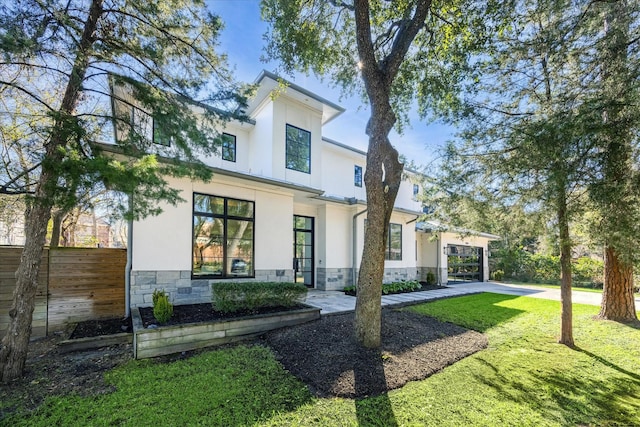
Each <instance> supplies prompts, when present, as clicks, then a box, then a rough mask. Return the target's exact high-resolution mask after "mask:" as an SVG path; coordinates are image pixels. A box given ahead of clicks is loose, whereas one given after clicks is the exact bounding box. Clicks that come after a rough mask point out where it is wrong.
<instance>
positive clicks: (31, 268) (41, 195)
mask: <svg viewBox="0 0 640 427" xmlns="http://www.w3.org/2000/svg"><path fill="white" fill-rule="evenodd" d="M101 14H102V0H93V1H92V3H91V6H90V9H89V14H88V16H87V20H86V21H85V24H84V30H83V33H82V38H81V40H80V44H79V46H78V51H77V56H76V58H75V62H74V64H73V69H72V70H71V74H70V77H69V82H68V83H67V87H66V89H65V93H64V97H63V98H62V102H61V104H60V110H59V111H58V113H57V115H56V118H55V120H54V123H53V127H52V129H51V135H50V138H49V141H48V143H47V144H45V147H46V152H45V156H44V160H43V162H42V172H41V174H40V178H39V179H38V184H37V186H36V191H35V194H34V200H33V202H32V205H31V208H30V211H29V214H28V215H27V222H26V225H25V245H24V249H23V251H22V257H21V259H20V266H19V267H18V271H17V272H16V289H15V291H14V292H13V303H12V305H11V309H10V310H9V325H8V327H7V332H6V334H5V336H4V338H3V339H2V344H1V347H0V382H5V383H6V382H8V381H11V380H14V379H16V378H19V377H20V376H22V372H23V369H24V363H25V361H26V359H27V347H28V345H29V338H30V337H31V321H32V318H33V310H34V307H35V296H36V288H37V286H38V281H37V278H38V273H39V271H40V260H41V258H42V251H43V249H44V243H45V238H46V235H47V225H48V223H49V217H50V216H51V209H52V207H53V203H52V197H51V196H52V192H54V191H55V188H56V185H57V183H58V175H57V171H56V169H57V167H58V166H59V164H60V162H61V160H62V158H61V154H60V150H58V148H59V147H63V146H64V145H65V144H66V143H67V138H68V135H69V132H68V129H67V127H68V126H69V123H70V122H71V126H75V123H74V121H75V118H74V117H73V115H72V112H73V111H74V110H75V108H76V105H77V103H78V98H79V94H80V90H81V88H82V81H83V80H84V76H85V74H86V71H87V66H88V61H89V50H90V48H91V45H92V44H93V42H94V41H95V39H94V37H95V32H96V29H97V28H98V19H99V18H100V15H101Z"/></svg>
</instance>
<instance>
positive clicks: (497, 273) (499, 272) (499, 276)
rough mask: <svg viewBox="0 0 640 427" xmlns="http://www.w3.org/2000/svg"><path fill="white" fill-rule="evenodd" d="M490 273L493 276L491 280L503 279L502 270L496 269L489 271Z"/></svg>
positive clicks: (499, 280)
mask: <svg viewBox="0 0 640 427" xmlns="http://www.w3.org/2000/svg"><path fill="white" fill-rule="evenodd" d="M491 275H492V276H493V280H497V281H498V282H501V281H502V279H504V271H502V270H496V271H494V272H493V273H491Z"/></svg>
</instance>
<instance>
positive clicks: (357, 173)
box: [353, 165, 362, 187]
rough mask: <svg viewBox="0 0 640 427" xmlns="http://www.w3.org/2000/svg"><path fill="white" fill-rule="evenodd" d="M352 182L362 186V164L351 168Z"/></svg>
mask: <svg viewBox="0 0 640 427" xmlns="http://www.w3.org/2000/svg"><path fill="white" fill-rule="evenodd" d="M353 183H354V184H355V186H356V187H362V166H358V165H355V166H354V168H353Z"/></svg>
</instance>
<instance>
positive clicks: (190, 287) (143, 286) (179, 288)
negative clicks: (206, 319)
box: [131, 270, 293, 307]
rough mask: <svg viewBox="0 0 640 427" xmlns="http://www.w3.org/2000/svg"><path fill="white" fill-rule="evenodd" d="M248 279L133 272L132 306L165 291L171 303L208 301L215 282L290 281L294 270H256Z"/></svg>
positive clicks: (149, 303) (142, 304)
mask: <svg viewBox="0 0 640 427" xmlns="http://www.w3.org/2000/svg"><path fill="white" fill-rule="evenodd" d="M255 275H256V276H255V277H252V278H249V279H243V278H226V279H192V278H191V271H188V270H186V271H185V270H182V271H180V270H168V271H140V270H138V271H132V272H131V307H150V306H152V305H153V300H152V298H153V291H154V290H155V289H158V290H164V291H165V292H167V293H168V294H169V301H171V303H172V304H175V305H180V304H200V303H207V302H211V285H215V283H216V282H293V270H256V272H255Z"/></svg>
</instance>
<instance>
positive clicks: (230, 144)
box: [222, 133, 236, 162]
mask: <svg viewBox="0 0 640 427" xmlns="http://www.w3.org/2000/svg"><path fill="white" fill-rule="evenodd" d="M222 160H227V161H229V162H235V161H236V136H235V135H230V134H228V133H223V134H222Z"/></svg>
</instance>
